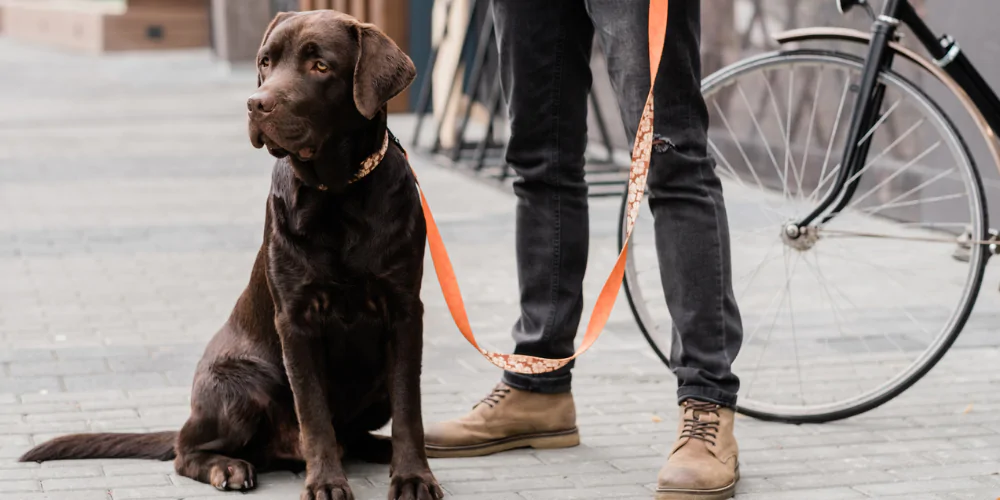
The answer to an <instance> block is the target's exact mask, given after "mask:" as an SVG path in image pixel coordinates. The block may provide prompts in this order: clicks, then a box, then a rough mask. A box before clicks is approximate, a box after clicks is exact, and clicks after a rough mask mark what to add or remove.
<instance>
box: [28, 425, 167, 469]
mask: <svg viewBox="0 0 1000 500" xmlns="http://www.w3.org/2000/svg"><path fill="white" fill-rule="evenodd" d="M176 440H177V431H168V432H152V433H145V434H120V433H101V434H72V435H69V436H62V437H58V438H55V439H53V440H51V441H46V442H45V443H42V444H40V445H38V446H36V447H34V448H32V449H31V450H28V452H27V453H25V454H24V455H23V456H22V457H21V459H20V461H22V462H44V461H47V460H69V459H78V458H151V459H155V460H173V458H174V457H175V456H176V452H175V451H174V442H175V441H176Z"/></svg>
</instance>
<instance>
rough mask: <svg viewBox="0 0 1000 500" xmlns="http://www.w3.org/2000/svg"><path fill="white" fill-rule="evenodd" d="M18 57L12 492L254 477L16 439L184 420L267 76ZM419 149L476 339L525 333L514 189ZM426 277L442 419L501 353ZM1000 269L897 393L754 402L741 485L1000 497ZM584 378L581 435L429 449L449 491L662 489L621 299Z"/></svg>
mask: <svg viewBox="0 0 1000 500" xmlns="http://www.w3.org/2000/svg"><path fill="white" fill-rule="evenodd" d="M0 72H2V73H0V75H2V77H0V500H13V499H18V500H21V499H23V500H40V499H58V500H91V499H93V500H108V499H113V500H127V499H140V498H141V499H150V498H156V499H188V500H194V499H201V498H216V497H219V496H236V495H235V494H230V495H226V494H223V493H220V492H217V491H215V490H214V489H213V488H211V487H210V486H207V485H203V484H198V483H195V482H192V481H189V480H187V479H183V478H179V477H177V476H176V475H175V474H174V473H173V471H172V468H171V466H170V464H169V463H159V462H149V461H131V460H130V461H124V460H120V461H115V460H99V461H70V462H55V463H46V464H42V465H36V464H19V463H16V462H15V458H16V457H17V456H18V455H19V454H20V453H22V452H23V451H25V450H26V449H27V448H29V447H30V446H32V445H33V444H36V443H39V442H42V441H44V440H46V439H49V438H51V437H52V436H55V435H59V434H63V433H67V432H75V431H130V430H159V429H175V428H177V427H178V426H179V425H180V424H181V423H182V422H183V421H184V419H185V418H186V416H187V414H188V408H187V404H188V391H189V384H190V381H191V373H192V370H193V367H194V365H195V363H196V361H197V359H198V357H199V356H200V353H201V350H202V349H203V346H204V344H205V341H206V340H207V339H208V338H209V337H210V336H211V335H212V334H213V333H214V332H215V330H216V329H217V328H218V327H219V325H220V324H221V323H222V322H223V321H224V320H225V318H226V316H227V315H228V313H229V311H230V308H231V307H232V305H233V302H234V300H235V298H236V297H237V295H238V294H239V292H240V291H241V289H242V287H243V286H244V285H245V283H246V280H247V277H248V271H249V269H250V264H251V261H252V259H253V256H254V252H255V251H256V248H257V245H258V244H259V240H260V231H261V227H262V220H263V214H264V196H265V194H266V191H267V183H268V177H269V167H270V164H271V160H270V158H269V157H268V156H267V155H266V153H263V152H261V151H257V150H254V149H252V147H251V146H250V144H249V141H248V140H247V138H246V133H245V123H244V121H245V119H244V116H243V112H242V109H243V103H244V102H245V99H246V96H247V95H248V94H249V93H250V91H251V89H252V87H253V83H254V80H253V76H252V75H249V74H237V75H229V74H228V73H226V72H224V71H223V70H222V69H220V68H219V67H218V66H216V65H215V64H214V63H212V62H210V60H209V58H208V56H207V55H206V54H203V53H197V52H195V53H191V52H187V53H177V54H160V55H156V56H152V57H148V56H128V55H127V56H115V57H105V58H94V57H86V56H68V55H64V54H59V53H53V52H46V51H41V50H38V49H33V48H26V47H23V46H15V45H13V44H11V43H10V42H8V41H4V40H2V39H0ZM394 124H395V125H396V127H395V129H396V131H397V132H399V133H401V134H404V133H405V132H408V130H409V126H408V123H407V124H405V125H407V126H403V125H404V124H403V123H402V122H399V121H397V122H395V123H394ZM413 161H414V164H415V166H416V168H417V169H418V170H419V172H420V176H421V180H422V182H423V184H424V185H425V187H426V190H427V193H428V196H429V199H430V202H431V203H432V206H433V207H434V209H435V213H436V214H437V216H438V218H439V222H440V224H441V227H442V231H443V233H444V237H445V238H446V240H447V242H448V244H449V250H450V252H451V254H452V258H453V259H454V261H455V266H456V268H457V272H458V273H459V279H460V282H461V285H462V288H463V290H464V291H465V293H466V299H467V301H468V302H467V304H468V306H469V310H470V315H471V317H472V318H473V321H474V324H475V326H476V328H477V332H478V334H479V335H481V337H482V339H483V340H484V341H485V342H486V343H488V344H490V345H492V346H495V347H496V348H498V349H504V350H507V349H509V348H510V347H511V341H510V339H509V336H508V328H509V326H510V324H511V322H512V321H513V319H514V318H515V314H516V312H517V306H516V304H515V302H514V300H515V297H516V291H517V288H516V280H515V277H514V276H515V275H514V255H513V217H512V213H513V208H514V203H513V198H512V197H511V196H510V194H508V193H507V192H505V191H503V190H498V189H494V188H493V187H490V186H486V185H483V184H481V183H479V182H476V181H472V180H470V179H469V178H467V177H465V176H462V175H458V174H455V173H452V172H449V171H447V170H445V169H442V168H440V167H437V166H435V165H434V164H433V162H431V161H430V160H429V159H427V158H421V157H420V156H415V157H414V158H413ZM617 209H618V201H617V200H595V201H594V203H593V204H592V211H593V217H592V225H593V229H592V235H593V248H592V251H591V262H592V263H593V267H592V269H593V271H592V272H591V273H590V274H589V276H588V278H587V280H588V289H587V290H588V297H589V298H590V299H591V300H592V299H593V297H594V296H595V295H596V291H597V290H598V288H599V287H600V285H601V283H602V281H603V279H604V273H605V272H606V267H607V266H608V265H610V263H611V262H612V260H613V257H614V255H615V253H616V252H615V238H614V232H615V230H616V227H617V225H616V222H615V220H616V214H617ZM481 262H488V263H489V265H488V266H484V265H482V264H481ZM427 274H428V279H427V280H426V282H425V293H424V298H425V301H426V304H427V311H428V312H427V327H426V331H427V342H426V353H425V376H424V384H423V386H424V387H423V388H424V393H425V399H424V401H425V403H424V404H425V418H426V419H427V420H433V419H441V418H448V417H451V416H454V415H457V414H459V413H461V412H464V411H466V410H467V409H468V408H469V407H470V405H471V404H473V403H474V402H476V401H477V400H478V398H479V397H481V396H483V395H484V394H485V392H486V391H487V390H488V389H489V387H490V386H491V385H492V384H493V383H494V382H495V381H496V380H497V377H498V372H497V370H496V369H495V368H493V367H492V366H491V365H488V364H487V363H486V362H485V361H483V360H482V359H481V358H480V357H479V356H478V354H477V353H476V352H475V351H473V350H472V348H471V347H469V346H468V345H467V344H465V343H464V341H463V340H462V339H461V337H460V336H459V334H458V332H457V331H456V330H455V328H454V326H453V325H452V323H451V319H450V317H449V316H448V314H447V311H446V309H445V307H444V304H443V301H442V300H441V298H440V293H439V289H438V286H437V284H436V283H435V281H434V279H433V274H432V273H427ZM998 278H1000V276H998V275H997V273H996V271H991V272H990V274H989V275H988V278H987V280H986V284H985V285H984V292H983V294H982V296H981V298H980V302H981V304H980V307H979V308H978V311H979V312H978V313H977V314H975V315H974V317H973V319H972V322H971V325H970V328H969V331H968V332H966V335H963V337H962V339H961V340H960V342H959V344H958V346H956V347H955V348H954V349H952V351H951V352H950V353H949V354H948V355H947V356H946V358H945V359H944V361H943V362H942V364H941V365H939V366H938V367H937V368H935V369H934V371H933V372H932V373H931V374H930V375H929V376H928V377H927V378H926V379H925V380H923V381H922V382H920V383H919V384H918V385H917V386H915V387H914V388H913V389H911V390H910V391H908V392H907V393H905V394H904V395H903V396H901V397H899V398H897V400H895V401H893V402H891V403H889V404H887V405H886V406H884V407H883V408H880V409H878V410H876V411H872V412H870V413H868V414H865V415H863V416H860V417H857V418H853V419H850V420H847V421H842V422H837V423H832V424H826V425H822V426H790V425H780V424H768V423H762V422H758V421H754V420H751V419H746V418H741V419H739V421H738V425H737V432H738V434H739V438H740V445H741V448H742V450H743V453H742V462H743V463H742V473H743V481H742V482H741V484H740V488H739V495H738V498H739V499H746V500H750V499H786V498H787V499H797V500H798V499H815V500H822V499H841V498H844V499H851V498H884V499H891V498H900V499H903V498H905V499H907V500H916V499H990V500H992V499H995V498H997V497H998V496H1000V475H998V474H1000V418H998V417H997V416H996V415H997V412H998V410H1000V390H998V389H1000V368H998V367H1000V349H998V347H997V345H998V344H1000V337H998V336H997V335H996V333H995V332H996V328H995V327H993V328H991V326H993V325H996V324H997V319H998V318H1000V315H998V314H997V313H996V311H997V307H996V301H997V297H996V291H995V287H996V284H997V283H998ZM588 308H589V306H588ZM576 373H577V375H576V377H575V381H576V383H575V394H576V398H577V404H578V409H579V421H580V426H581V430H582V433H583V445H582V446H580V447H578V448H575V449H571V450H552V451H516V452H512V453H507V454H503V455H499V456H495V457H487V458H477V459H461V460H448V461H442V460H437V461H434V462H433V464H432V466H433V468H434V471H435V473H436V475H437V477H438V478H439V479H440V480H441V482H442V485H443V486H444V488H445V489H446V490H447V491H448V493H449V498H454V499H463V498H477V499H528V500H533V499H570V498H646V499H648V498H651V497H652V489H651V488H652V485H653V484H654V483H655V479H656V471H657V469H658V468H659V467H660V466H661V465H662V463H663V460H664V454H665V452H666V451H667V449H668V447H669V445H670V442H671V439H672V436H673V432H674V429H675V425H676V415H675V405H674V402H673V393H674V381H673V379H672V378H671V376H670V375H669V373H668V372H667V371H666V370H665V368H664V367H663V366H662V365H661V364H660V363H659V361H658V360H657V359H656V358H655V356H654V355H653V353H652V352H651V351H650V349H649V347H648V346H647V345H646V344H645V342H644V341H643V340H642V338H641V336H640V334H639V332H638V330H637V329H636V327H635V322H634V320H633V319H632V317H631V314H630V313H629V311H628V308H627V305H626V304H625V303H624V300H623V299H622V300H620V302H619V304H618V306H617V309H616V311H615V313H614V315H613V316H612V321H611V323H610V325H609V327H608V331H607V333H606V335H605V336H604V337H603V338H602V339H601V341H600V342H599V343H598V345H597V346H596V347H595V348H594V349H593V350H592V352H591V353H589V354H588V355H586V356H585V357H584V358H583V359H582V360H581V361H580V362H579V368H578V370H577V372H576ZM349 470H350V475H351V479H352V481H353V486H354V490H355V493H356V494H357V495H358V498H360V499H369V498H375V499H382V498H384V496H385V494H386V489H387V475H388V471H387V468H386V467H382V466H371V465H362V464H352V465H351V466H350V468H349ZM301 482H302V479H301V478H300V477H295V476H294V475H292V474H288V473H284V474H268V475H266V476H264V477H263V478H262V479H261V481H260V483H261V485H262V486H261V488H260V489H259V490H257V491H256V492H254V493H252V494H250V495H249V498H261V499H264V498H276V499H277V498H281V499H292V498H298V496H297V495H298V492H299V488H300V486H301Z"/></svg>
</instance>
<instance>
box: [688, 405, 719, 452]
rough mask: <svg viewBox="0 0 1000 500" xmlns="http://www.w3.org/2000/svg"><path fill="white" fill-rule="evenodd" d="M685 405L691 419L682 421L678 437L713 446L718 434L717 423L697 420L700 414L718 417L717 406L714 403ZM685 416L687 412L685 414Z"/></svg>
mask: <svg viewBox="0 0 1000 500" xmlns="http://www.w3.org/2000/svg"><path fill="white" fill-rule="evenodd" d="M685 405H686V406H687V408H688V409H690V410H692V411H691V418H685V419H684V428H683V429H682V430H681V435H680V437H682V438H693V439H700V440H702V441H704V442H706V443H709V444H711V445H712V446H715V436H716V434H717V433H718V432H719V422H718V420H716V421H714V422H713V421H709V422H703V421H701V420H698V415H699V414H701V413H712V414H714V415H715V416H716V417H718V416H719V405H717V404H715V403H703V402H701V401H690V400H689V401H687V402H685ZM685 414H687V412H685Z"/></svg>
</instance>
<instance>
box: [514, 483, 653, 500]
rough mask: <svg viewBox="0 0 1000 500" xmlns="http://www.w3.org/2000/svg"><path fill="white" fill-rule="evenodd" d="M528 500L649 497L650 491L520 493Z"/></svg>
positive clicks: (635, 488) (637, 488)
mask: <svg viewBox="0 0 1000 500" xmlns="http://www.w3.org/2000/svg"><path fill="white" fill-rule="evenodd" d="M518 493H519V494H520V495H521V496H523V497H524V498H526V499H528V500H550V499H551V500H563V499H565V500H570V499H576V498H622V497H627V496H643V495H645V496H646V498H648V497H649V495H650V491H649V490H647V489H645V488H643V487H642V486H636V485H631V486H605V487H595V488H584V489H554V490H530V491H519V492H518Z"/></svg>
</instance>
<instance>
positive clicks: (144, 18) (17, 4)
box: [0, 0, 209, 53]
mask: <svg viewBox="0 0 1000 500" xmlns="http://www.w3.org/2000/svg"><path fill="white" fill-rule="evenodd" d="M131 1H132V2H137V5H132V3H128V4H117V3H104V2H90V1H80V0H53V1H38V0H6V1H4V2H3V3H2V8H3V16H2V17H0V31H2V32H3V33H4V35H5V36H10V37H12V38H16V39H21V40H26V41H29V42H33V43H38V44H44V45H51V46H55V47H59V48H65V49H70V50H80V51H85V52H91V53H100V52H111V51H124V50H156V49H182V48H196V47H206V46H208V42H209V38H208V36H209V27H208V6H207V3H206V2H207V0H197V1H195V0H131Z"/></svg>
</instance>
